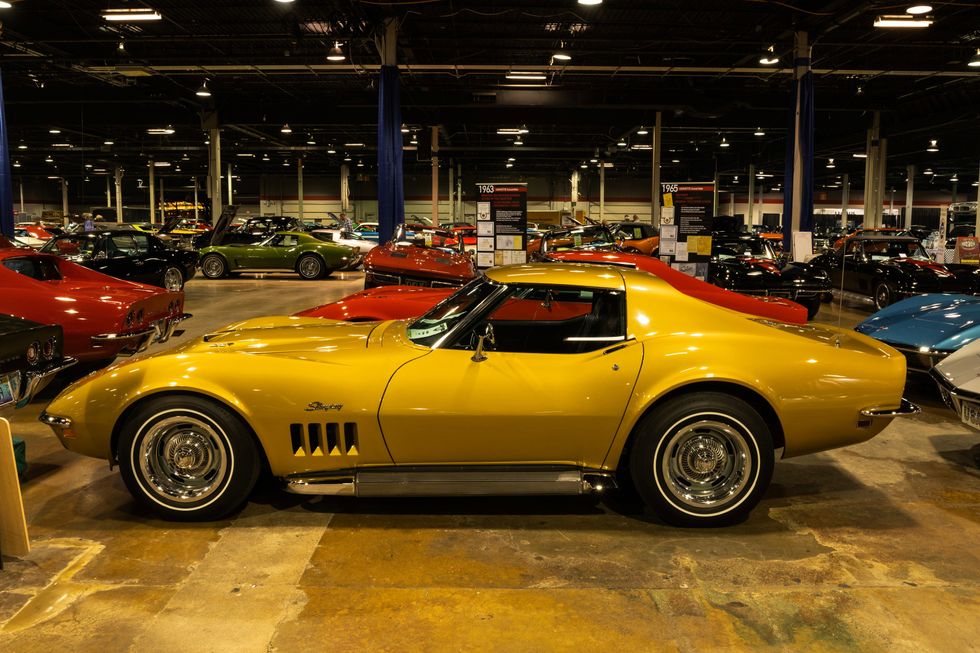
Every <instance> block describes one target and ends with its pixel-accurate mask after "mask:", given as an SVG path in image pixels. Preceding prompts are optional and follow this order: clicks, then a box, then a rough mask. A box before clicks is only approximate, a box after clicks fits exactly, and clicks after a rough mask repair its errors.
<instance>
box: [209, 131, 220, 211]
mask: <svg viewBox="0 0 980 653" xmlns="http://www.w3.org/2000/svg"><path fill="white" fill-rule="evenodd" d="M208 190H209V194H210V195H211V222H212V223H215V222H217V220H218V218H219V217H220V216H221V211H222V209H224V203H223V202H222V201H221V130H220V129H218V128H217V127H214V128H212V129H211V130H210V131H209V138H208Z"/></svg>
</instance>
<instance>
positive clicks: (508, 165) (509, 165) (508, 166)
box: [504, 163, 514, 168]
mask: <svg viewBox="0 0 980 653" xmlns="http://www.w3.org/2000/svg"><path fill="white" fill-rule="evenodd" d="M504 167H506V168H513V167H514V164H513V163H508V164H507V165H506V166H504Z"/></svg>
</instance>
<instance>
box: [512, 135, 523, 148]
mask: <svg viewBox="0 0 980 653" xmlns="http://www.w3.org/2000/svg"><path fill="white" fill-rule="evenodd" d="M514 145H517V146H521V145H524V141H522V140H521V137H520V136H518V137H517V138H516V139H514Z"/></svg>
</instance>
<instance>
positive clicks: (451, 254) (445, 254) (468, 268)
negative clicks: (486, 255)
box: [364, 225, 476, 288]
mask: <svg viewBox="0 0 980 653" xmlns="http://www.w3.org/2000/svg"><path fill="white" fill-rule="evenodd" d="M474 277H476V263H475V262H474V260H473V257H472V256H471V255H470V254H469V253H467V252H463V251H460V250H459V249H458V245H457V249H450V248H448V247H429V246H426V245H425V244H424V241H423V240H422V239H420V238H416V239H412V238H411V236H409V235H408V233H407V231H406V230H405V227H404V226H403V225H402V226H399V227H398V229H397V230H396V232H395V236H394V238H392V239H391V241H389V242H388V243H385V244H384V245H381V246H379V247H375V248H374V249H372V250H371V251H370V252H368V253H367V255H366V256H365V257H364V287H365V288H375V287H377V286H428V287H443V288H458V287H459V286H462V285H463V284H464V283H466V282H468V281H470V280H472V279H473V278H474Z"/></svg>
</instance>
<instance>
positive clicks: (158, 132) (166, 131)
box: [146, 125, 174, 136]
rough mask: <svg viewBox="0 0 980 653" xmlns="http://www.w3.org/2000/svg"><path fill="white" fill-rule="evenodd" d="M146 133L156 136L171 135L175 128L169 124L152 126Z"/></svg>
mask: <svg viewBox="0 0 980 653" xmlns="http://www.w3.org/2000/svg"><path fill="white" fill-rule="evenodd" d="M146 133H147V134H151V135H154V136H170V135H171V134H173V133H174V128H173V127H171V126H169V125H168V126H166V127H150V128H149V129H147V130H146Z"/></svg>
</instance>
